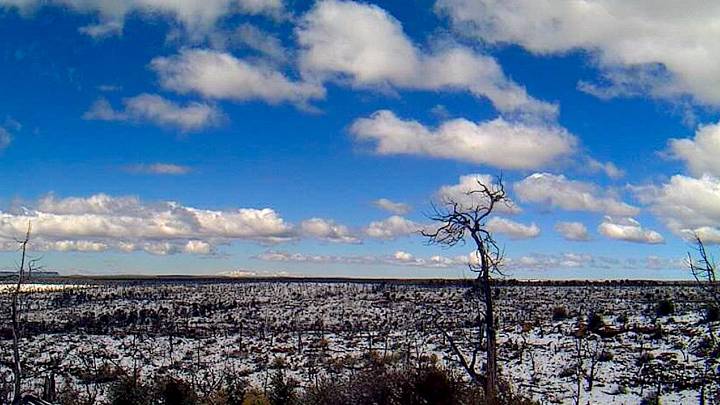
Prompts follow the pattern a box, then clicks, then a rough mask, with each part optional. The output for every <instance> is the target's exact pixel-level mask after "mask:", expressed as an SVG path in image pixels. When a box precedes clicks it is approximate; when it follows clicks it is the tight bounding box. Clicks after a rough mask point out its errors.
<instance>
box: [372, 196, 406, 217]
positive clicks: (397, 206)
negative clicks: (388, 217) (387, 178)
mask: <svg viewBox="0 0 720 405" xmlns="http://www.w3.org/2000/svg"><path fill="white" fill-rule="evenodd" d="M373 205H375V206H376V207H378V208H380V209H383V210H385V211H388V212H390V213H392V214H396V215H405V214H407V213H408V212H410V210H411V209H412V207H410V206H409V205H408V204H405V203H400V202H395V201H391V200H388V199H387V198H380V199H377V200H375V201H373Z"/></svg>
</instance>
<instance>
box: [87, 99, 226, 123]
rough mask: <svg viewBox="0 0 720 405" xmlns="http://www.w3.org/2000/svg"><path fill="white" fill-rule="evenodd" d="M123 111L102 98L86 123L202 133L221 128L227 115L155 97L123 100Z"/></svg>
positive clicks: (205, 106) (197, 104) (209, 107)
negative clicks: (148, 125) (138, 124)
mask: <svg viewBox="0 0 720 405" xmlns="http://www.w3.org/2000/svg"><path fill="white" fill-rule="evenodd" d="M123 105H124V108H123V109H122V110H115V109H113V107H112V105H110V103H109V102H108V101H107V100H106V99H104V98H101V99H98V100H97V101H95V103H93V105H92V106H91V107H90V109H89V110H88V111H87V112H85V114H84V115H83V118H84V119H86V120H101V121H132V122H150V123H152V124H155V125H158V126H162V127H170V128H177V129H179V130H180V131H183V132H191V131H199V130H201V129H205V128H208V127H212V126H217V125H218V124H219V123H220V122H222V120H223V114H222V113H221V112H220V111H219V110H218V109H217V108H216V107H214V106H212V105H209V104H205V103H198V102H191V103H188V104H187V105H185V106H181V105H178V104H176V103H174V102H172V101H169V100H167V99H165V98H163V97H161V96H158V95H155V94H140V95H138V96H135V97H130V98H126V99H124V100H123Z"/></svg>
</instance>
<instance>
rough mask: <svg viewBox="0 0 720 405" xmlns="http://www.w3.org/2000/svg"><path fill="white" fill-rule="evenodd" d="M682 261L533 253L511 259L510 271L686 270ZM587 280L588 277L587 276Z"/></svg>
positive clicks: (660, 258) (648, 257)
mask: <svg viewBox="0 0 720 405" xmlns="http://www.w3.org/2000/svg"><path fill="white" fill-rule="evenodd" d="M684 267H685V266H684V262H683V259H682V258H664V257H659V256H654V255H651V256H647V257H644V258H633V257H630V258H624V259H620V258H616V257H608V256H593V255H591V254H587V253H560V254H537V253H535V254H530V255H525V256H520V257H517V258H508V259H507V260H506V263H505V268H507V269H508V270H534V271H546V270H562V269H570V270H572V269H578V270H603V271H606V270H676V269H682V268H684ZM586 277H587V276H586Z"/></svg>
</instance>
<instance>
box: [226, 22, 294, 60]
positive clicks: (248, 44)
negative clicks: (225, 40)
mask: <svg viewBox="0 0 720 405" xmlns="http://www.w3.org/2000/svg"><path fill="white" fill-rule="evenodd" d="M229 37H230V38H229V40H230V41H231V42H232V45H235V46H239V47H241V48H246V49H252V50H254V51H256V52H258V53H260V54H261V55H263V56H264V57H266V58H267V59H269V60H271V61H273V62H276V63H278V64H285V63H287V62H288V55H290V54H291V51H290V50H289V49H286V48H285V47H284V46H283V44H282V42H281V41H280V39H279V38H278V37H277V36H275V35H273V34H272V33H269V32H267V31H264V30H262V29H260V28H258V27H256V26H254V25H252V24H248V23H244V24H240V26H238V27H237V28H236V29H235V31H234V32H233V33H232V34H231V35H229Z"/></svg>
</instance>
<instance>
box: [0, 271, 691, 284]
mask: <svg viewBox="0 0 720 405" xmlns="http://www.w3.org/2000/svg"><path fill="white" fill-rule="evenodd" d="M15 274H16V273H11V272H0V279H2V278H4V277H5V278H10V277H13V276H15ZM32 278H33V282H51V283H58V282H72V283H82V284H131V285H137V284H156V283H157V284H183V283H193V284H196V283H202V284H216V283H261V282H262V283H298V284H302V283H354V284H378V285H388V286H397V285H412V286H420V287H469V286H471V285H472V284H473V283H474V281H475V280H474V279H443V278H432V279H405V278H383V279H380V278H350V277H222V276H189V275H188V276H186V275H167V276H163V275H158V276H144V275H108V276H59V275H58V273H56V272H38V273H34V274H33V277H32ZM492 283H493V284H494V285H495V286H498V287H503V286H544V287H545V286H546V287H588V286H595V287H650V286H687V285H694V284H696V281H694V280H634V279H618V280H518V279H513V278H508V279H497V280H493V281H492Z"/></svg>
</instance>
